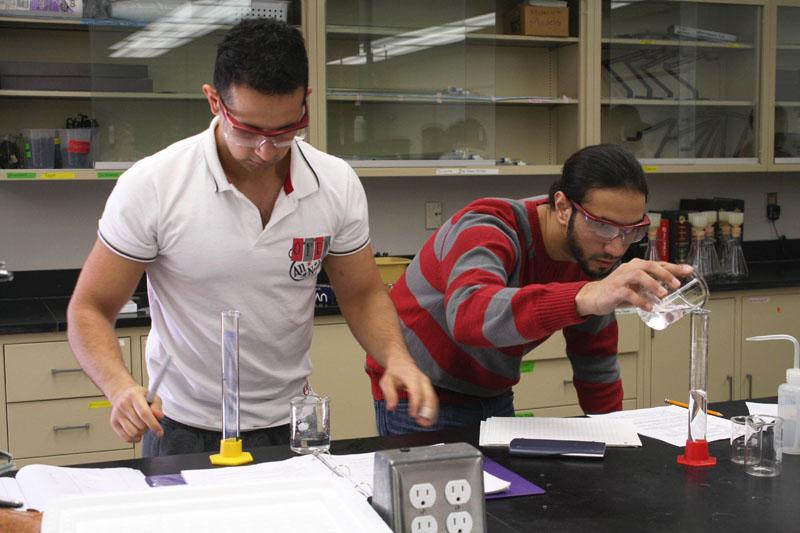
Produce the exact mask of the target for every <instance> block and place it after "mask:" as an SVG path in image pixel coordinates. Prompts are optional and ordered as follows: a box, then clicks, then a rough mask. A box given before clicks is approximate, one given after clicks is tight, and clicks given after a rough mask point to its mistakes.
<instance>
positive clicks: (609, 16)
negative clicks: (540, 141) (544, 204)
mask: <svg viewBox="0 0 800 533" xmlns="http://www.w3.org/2000/svg"><path fill="white" fill-rule="evenodd" d="M761 16H762V8H761V7H760V6H754V5H746V4H742V3H736V2H731V3H727V4H726V3H719V2H702V3H701V2H688V1H682V0H671V1H670V0H666V1H662V0H647V1H627V2H622V1H616V0H603V20H602V80H603V81H602V98H601V130H602V132H601V133H602V139H603V141H605V142H613V143H623V144H625V145H626V146H628V147H629V148H630V149H631V150H632V151H633V152H634V153H635V154H636V155H637V157H638V158H639V159H640V160H641V161H642V162H644V163H645V164H650V165H653V166H652V167H651V170H656V169H657V168H659V167H657V166H655V165H665V166H667V165H668V166H672V168H676V167H675V166H674V165H679V166H680V167H679V168H683V169H684V170H688V169H689V168H692V167H690V165H694V166H695V167H694V168H696V169H703V168H711V165H716V166H717V167H719V166H720V165H724V166H727V167H729V168H731V169H736V168H739V169H745V168H754V166H755V165H757V164H758V163H759V154H758V146H759V144H758V128H757V127H754V125H757V124H758V112H759V106H758V101H759V94H760V93H759V90H760V80H759V72H760V70H759V57H760V49H761V46H760V40H761V39H760V28H761ZM747 165H749V167H748V166H747ZM666 168H669V167H666Z"/></svg>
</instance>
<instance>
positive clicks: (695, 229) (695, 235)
mask: <svg viewBox="0 0 800 533" xmlns="http://www.w3.org/2000/svg"><path fill="white" fill-rule="evenodd" d="M689 223H690V224H691V225H692V244H691V246H689V264H690V265H692V266H693V267H694V271H695V272H696V273H697V275H698V276H700V277H702V278H705V277H706V276H707V275H708V273H709V265H708V257H707V256H706V254H704V253H703V241H704V240H705V238H706V229H705V226H706V217H705V215H704V214H703V213H689Z"/></svg>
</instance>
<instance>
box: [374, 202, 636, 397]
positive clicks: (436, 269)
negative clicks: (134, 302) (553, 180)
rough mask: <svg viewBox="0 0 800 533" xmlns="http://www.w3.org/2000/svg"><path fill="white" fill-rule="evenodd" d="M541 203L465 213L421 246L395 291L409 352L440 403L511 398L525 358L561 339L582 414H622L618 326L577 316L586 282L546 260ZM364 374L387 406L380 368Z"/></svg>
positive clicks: (486, 206) (482, 206)
mask: <svg viewBox="0 0 800 533" xmlns="http://www.w3.org/2000/svg"><path fill="white" fill-rule="evenodd" d="M546 201H547V198H546V197H535V198H529V199H526V200H507V199H500V198H484V199H480V200H477V201H475V202H473V203H471V204H469V205H468V206H466V207H465V208H464V209H462V210H461V211H459V212H458V213H456V214H455V215H454V216H453V217H452V218H451V219H450V220H448V221H447V222H446V223H445V224H444V225H443V226H442V227H441V228H440V229H439V230H438V231H437V232H436V233H435V234H434V235H433V236H432V237H431V238H430V239H429V240H428V242H427V243H425V246H424V247H423V248H422V250H421V251H420V253H419V254H418V255H417V257H416V258H415V259H414V261H413V262H412V263H411V265H410V266H409V267H408V269H407V270H406V272H405V274H404V275H403V277H402V278H401V279H400V280H399V281H398V282H397V283H396V284H395V285H394V287H393V288H392V291H391V298H392V300H393V302H394V305H395V307H396V308H397V312H398V315H399V317H400V322H401V327H402V330H403V334H404V336H405V340H406V343H407V344H408V348H409V351H410V352H411V355H412V356H413V357H414V359H415V361H416V363H417V365H418V366H419V367H420V369H421V370H422V371H423V372H424V373H425V374H427V375H428V376H429V377H430V379H431V381H432V382H433V385H434V386H435V387H436V388H437V392H438V393H439V396H440V400H441V401H442V402H444V403H461V402H464V401H469V400H470V399H471V398H474V397H492V396H497V395H499V394H502V393H504V392H506V391H508V390H510V389H511V387H512V386H513V385H515V384H516V383H517V382H518V381H519V377H520V376H519V373H520V361H521V359H522V356H523V355H525V354H526V353H527V352H529V351H530V350H532V349H533V348H535V347H536V346H538V345H539V344H541V343H542V342H544V341H545V340H546V339H547V338H548V337H549V336H550V335H552V334H553V333H554V332H556V331H559V330H563V332H564V337H565V338H566V342H567V356H568V357H569V360H570V362H571V363H572V368H573V373H574V374H573V384H574V385H575V389H576V390H577V392H578V399H579V402H580V405H581V408H582V409H583V411H584V412H586V413H605V412H609V411H615V410H620V409H621V408H622V383H621V381H620V377H619V365H618V363H617V354H616V352H617V323H616V320H615V319H614V315H613V314H610V315H606V316H589V317H581V316H579V315H578V314H577V311H576V309H575V295H576V294H577V293H578V291H579V290H580V289H581V287H583V285H585V284H586V283H587V282H588V281H589V279H588V278H587V277H586V275H585V274H584V273H583V272H582V271H581V270H580V268H579V267H578V265H577V264H576V263H572V262H563V261H553V260H552V259H551V258H550V257H548V255H547V252H546V250H545V247H544V241H543V240H542V233H541V228H540V225H539V217H538V215H537V212H536V207H537V206H538V205H541V204H542V203H545V202H546ZM366 370H367V373H368V374H369V376H370V378H371V380H372V393H373V397H374V398H375V399H376V400H379V399H383V397H382V393H381V390H380V388H379V387H378V380H379V379H380V377H381V375H382V373H383V368H382V367H381V366H380V365H379V364H378V363H377V362H376V361H375V360H374V359H373V358H372V357H370V356H369V355H368V356H367V364H366ZM533 381H534V383H535V380H533ZM534 386H535V385H534Z"/></svg>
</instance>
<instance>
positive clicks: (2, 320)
mask: <svg viewBox="0 0 800 533" xmlns="http://www.w3.org/2000/svg"><path fill="white" fill-rule="evenodd" d="M68 304H69V299H68V298H28V299H7V300H0V335H15V334H22V333H52V332H63V331H67V305H68ZM339 314H341V312H340V311H339V308H338V307H336V306H327V307H317V308H315V309H314V316H326V315H339ZM114 327H115V328H116V329H120V328H137V327H150V312H149V310H147V309H143V310H139V311H137V312H136V313H125V314H121V315H119V317H117V321H116V322H115V324H114Z"/></svg>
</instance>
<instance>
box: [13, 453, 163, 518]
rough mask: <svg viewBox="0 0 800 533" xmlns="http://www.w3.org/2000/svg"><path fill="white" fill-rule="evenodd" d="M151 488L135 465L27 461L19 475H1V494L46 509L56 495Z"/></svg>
mask: <svg viewBox="0 0 800 533" xmlns="http://www.w3.org/2000/svg"><path fill="white" fill-rule="evenodd" d="M144 488H148V486H147V483H146V482H145V479H144V474H142V473H141V472H140V471H138V470H134V469H133V468H72V467H65V466H49V465H36V464H34V465H27V466H23V467H22V468H20V469H19V471H18V472H17V475H16V477H2V478H0V497H2V498H6V499H14V500H21V501H23V502H24V504H25V508H26V509H37V510H40V511H42V510H44V508H45V507H46V506H47V505H48V504H49V503H50V502H51V501H52V500H54V499H56V498H58V497H61V496H66V495H76V494H96V493H103V494H106V493H112V492H124V491H129V490H135V489H144Z"/></svg>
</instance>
